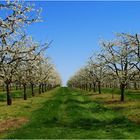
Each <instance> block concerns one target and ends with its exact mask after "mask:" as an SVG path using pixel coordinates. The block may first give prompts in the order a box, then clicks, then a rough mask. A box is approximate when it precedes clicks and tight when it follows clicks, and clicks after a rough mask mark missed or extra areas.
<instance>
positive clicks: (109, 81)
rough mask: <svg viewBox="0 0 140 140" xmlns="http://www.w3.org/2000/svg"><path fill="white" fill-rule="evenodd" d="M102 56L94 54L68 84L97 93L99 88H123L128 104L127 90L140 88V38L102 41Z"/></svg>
mask: <svg viewBox="0 0 140 140" xmlns="http://www.w3.org/2000/svg"><path fill="white" fill-rule="evenodd" d="M100 46H101V51H100V53H98V54H96V56H95V55H93V56H91V57H90V59H89V60H88V63H87V64H86V66H85V67H83V68H81V69H80V70H79V71H78V72H77V73H76V74H75V75H74V76H73V77H71V78H70V79H69V81H68V83H67V85H68V86H69V87H75V88H81V89H85V90H88V89H89V90H91V89H93V91H96V87H98V90H99V93H101V87H110V88H120V94H121V98H120V100H121V101H124V90H125V89H126V88H132V84H133V87H134V88H135V89H138V88H139V89H140V37H139V35H138V34H135V35H132V34H128V33H117V34H116V38H115V39H114V40H111V41H101V42H100Z"/></svg>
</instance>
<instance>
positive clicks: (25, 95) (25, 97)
mask: <svg viewBox="0 0 140 140" xmlns="http://www.w3.org/2000/svg"><path fill="white" fill-rule="evenodd" d="M23 88H24V94H23V97H24V100H27V93H26V84H24V85H23Z"/></svg>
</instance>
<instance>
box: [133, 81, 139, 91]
mask: <svg viewBox="0 0 140 140" xmlns="http://www.w3.org/2000/svg"><path fill="white" fill-rule="evenodd" d="M134 89H135V90H137V89H138V88H137V83H136V82H134Z"/></svg>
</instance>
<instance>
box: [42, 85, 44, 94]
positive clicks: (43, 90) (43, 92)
mask: <svg viewBox="0 0 140 140" xmlns="http://www.w3.org/2000/svg"><path fill="white" fill-rule="evenodd" d="M42 93H44V84H42Z"/></svg>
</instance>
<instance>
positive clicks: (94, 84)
mask: <svg viewBox="0 0 140 140" xmlns="http://www.w3.org/2000/svg"><path fill="white" fill-rule="evenodd" d="M93 91H94V92H96V83H93Z"/></svg>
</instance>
